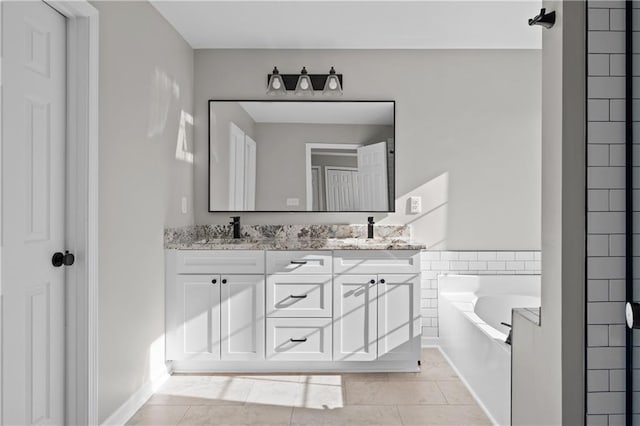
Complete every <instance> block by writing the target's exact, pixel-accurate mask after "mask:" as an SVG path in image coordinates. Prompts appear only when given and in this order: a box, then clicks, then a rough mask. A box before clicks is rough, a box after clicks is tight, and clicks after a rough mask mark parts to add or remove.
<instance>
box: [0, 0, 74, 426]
mask: <svg viewBox="0 0 640 426" xmlns="http://www.w3.org/2000/svg"><path fill="white" fill-rule="evenodd" d="M2 12H3V15H2V40H3V46H2V47H3V58H2V74H3V75H2V78H3V82H2V83H3V87H2V89H3V109H2V111H3V120H2V122H3V129H2V131H3V134H2V141H3V146H2V221H3V223H2V229H3V236H2V290H3V296H2V297H3V301H2V305H3V312H2V324H3V328H2V338H3V348H2V349H3V353H2V370H3V377H2V407H3V418H2V422H3V424H7V425H24V424H63V423H64V420H65V417H64V371H65V362H64V298H65V290H64V286H65V267H58V268H56V267H54V266H53V265H52V262H51V259H52V255H53V254H54V253H55V252H59V251H62V250H63V249H64V248H65V228H64V223H65V220H64V217H65V216H64V215H65V212H64V205H65V191H64V189H65V132H66V128H65V121H66V104H65V98H66V84H65V81H66V67H65V64H66V51H65V45H66V22H65V18H64V17H63V16H62V15H60V14H59V13H57V12H56V11H55V10H53V9H52V8H51V7H49V6H47V5H46V4H45V3H43V2H40V1H37V2H35V1H34V2H2Z"/></svg>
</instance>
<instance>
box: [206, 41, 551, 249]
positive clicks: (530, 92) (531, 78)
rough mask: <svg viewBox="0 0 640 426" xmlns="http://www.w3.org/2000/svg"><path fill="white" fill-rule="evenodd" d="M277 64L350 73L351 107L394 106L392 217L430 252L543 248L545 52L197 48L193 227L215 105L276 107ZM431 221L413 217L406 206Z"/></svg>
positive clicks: (299, 216)
mask: <svg viewBox="0 0 640 426" xmlns="http://www.w3.org/2000/svg"><path fill="white" fill-rule="evenodd" d="M274 64H276V65H278V68H279V69H280V71H281V72H296V71H297V70H299V69H300V67H301V66H302V65H305V66H306V67H307V69H309V70H312V71H313V72H324V70H328V69H329V67H330V66H331V65H334V66H335V67H336V70H338V71H339V72H341V73H343V74H344V76H345V80H344V96H343V98H344V99H347V100H350V99H354V100H357V99H367V100H372V99H373V100H376V99H378V100H389V99H392V100H395V101H396V144H397V156H396V157H397V158H396V161H397V163H396V167H397V174H396V175H397V183H396V189H397V191H396V194H397V195H396V206H397V212H396V213H395V214H378V215H376V219H377V221H378V222H381V221H382V222H387V223H412V224H413V225H414V234H415V236H416V238H418V239H420V240H422V241H424V242H426V243H427V244H428V245H429V246H431V247H436V248H449V249H458V250H464V249H467V250H473V249H483V250H490V249H494V250H499V249H505V248H509V249H522V250H525V249H539V248H540V179H541V177H540V111H541V107H540V94H541V85H540V73H541V61H540V51H535V50H531V51H522V50H519V51H515V50H499V51H498V50H495V51H493V50H455V51H447V50H438V51H416V50H413V51H376V50H367V51H348V50H341V51H331V50H306V51H304V50H268V51H265V50H196V52H195V87H196V88H197V90H196V91H195V111H196V116H195V122H196V126H195V127H196V147H195V150H196V165H195V167H196V175H195V191H196V200H195V203H196V222H197V223H199V224H205V223H225V222H227V221H228V217H227V216H228V215H227V214H222V213H219V214H215V213H214V214H212V213H208V212H207V211H208V209H207V190H208V182H207V154H206V153H207V149H208V148H207V143H208V141H207V101H208V100H209V99H216V98H217V99H272V98H268V97H267V96H266V95H265V80H266V74H267V73H268V72H269V71H270V70H271V69H272V68H273V66H274ZM409 195H421V196H422V197H423V200H422V205H423V213H422V214H420V215H410V214H407V212H406V209H407V197H408V196H409ZM366 216H367V214H366V213H361V214H335V213H321V214H313V213H296V214H266V213H265V214H256V213H254V214H244V215H242V220H243V222H245V223H364V222H366Z"/></svg>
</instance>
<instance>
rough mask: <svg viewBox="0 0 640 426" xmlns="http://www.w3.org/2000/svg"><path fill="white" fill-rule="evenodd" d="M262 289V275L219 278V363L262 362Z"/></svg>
mask: <svg viewBox="0 0 640 426" xmlns="http://www.w3.org/2000/svg"><path fill="white" fill-rule="evenodd" d="M225 280H226V283H225ZM264 287H265V283H264V275H223V276H222V284H221V288H222V319H221V325H222V330H221V342H222V346H221V358H222V359H223V360H235V361H241V360H260V359H264V330H265V328H264V327H265V321H264V309H265V308H264Z"/></svg>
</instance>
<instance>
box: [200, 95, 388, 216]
mask: <svg viewBox="0 0 640 426" xmlns="http://www.w3.org/2000/svg"><path fill="white" fill-rule="evenodd" d="M394 122H395V103H394V102H393V101H226V100H225V101H213V100H212V101H209V211H211V212H217V211H218V212H219V211H234V212H238V211H261V212H291V211H312V212H391V211H393V210H394V205H395V161H394V159H395V149H396V148H395V127H394V124H395V123H394Z"/></svg>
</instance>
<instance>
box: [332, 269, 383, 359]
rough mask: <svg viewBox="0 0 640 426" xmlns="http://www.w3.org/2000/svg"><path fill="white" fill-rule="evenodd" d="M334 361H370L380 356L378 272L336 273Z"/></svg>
mask: <svg viewBox="0 0 640 426" xmlns="http://www.w3.org/2000/svg"><path fill="white" fill-rule="evenodd" d="M333 282H334V293H333V294H334V296H333V297H334V299H333V301H334V302H333V305H334V325H333V360H334V361H371V360H375V359H376V357H377V342H376V340H377V336H378V332H377V325H378V324H377V320H376V319H377V316H378V314H377V302H376V298H377V288H376V276H375V275H336V276H335V277H334V280H333Z"/></svg>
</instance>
